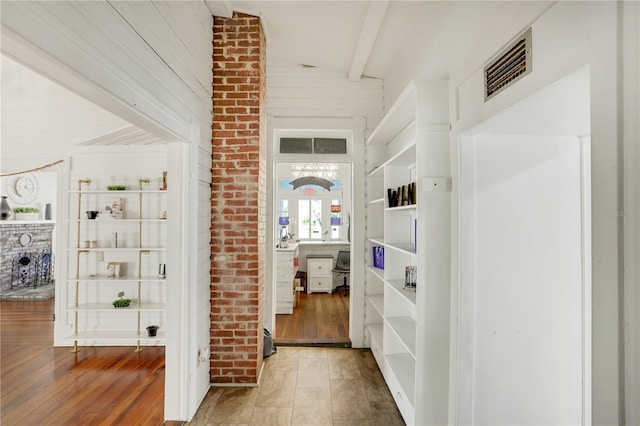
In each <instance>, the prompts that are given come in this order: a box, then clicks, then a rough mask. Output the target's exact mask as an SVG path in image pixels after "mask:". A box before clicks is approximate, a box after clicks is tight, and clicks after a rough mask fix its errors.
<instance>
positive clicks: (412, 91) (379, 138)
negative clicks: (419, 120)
mask: <svg viewBox="0 0 640 426" xmlns="http://www.w3.org/2000/svg"><path fill="white" fill-rule="evenodd" d="M415 117H416V86H415V84H414V83H413V82H412V83H411V84H409V85H408V86H407V88H406V89H405V90H404V91H403V92H402V93H401V94H400V96H399V97H398V100H397V101H395V102H394V104H393V105H392V106H391V108H389V110H388V111H387V113H386V114H385V116H384V118H383V119H382V120H380V123H379V124H378V125H377V126H376V128H375V130H374V131H373V132H372V133H371V135H370V136H369V138H368V139H367V145H369V144H386V143H387V142H388V141H389V140H391V139H392V138H393V137H394V136H395V135H397V134H398V133H400V131H402V129H404V128H405V127H407V125H408V124H409V123H411V122H412V121H413V120H414V119H415Z"/></svg>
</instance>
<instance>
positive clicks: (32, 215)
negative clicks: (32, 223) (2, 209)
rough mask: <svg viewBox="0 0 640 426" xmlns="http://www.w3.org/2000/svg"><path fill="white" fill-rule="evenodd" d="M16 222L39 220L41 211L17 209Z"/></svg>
mask: <svg viewBox="0 0 640 426" xmlns="http://www.w3.org/2000/svg"><path fill="white" fill-rule="evenodd" d="M13 213H14V214H15V215H16V220H38V218H39V217H40V215H39V213H40V210H39V209H37V208H35V207H16V208H15V209H13Z"/></svg>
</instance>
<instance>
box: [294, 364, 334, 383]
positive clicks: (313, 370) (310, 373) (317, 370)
mask: <svg viewBox="0 0 640 426" xmlns="http://www.w3.org/2000/svg"><path fill="white" fill-rule="evenodd" d="M296 387H297V388H327V389H328V388H329V387H330V384H329V360H328V359H326V358H300V362H299V366H298V381H297V384H296Z"/></svg>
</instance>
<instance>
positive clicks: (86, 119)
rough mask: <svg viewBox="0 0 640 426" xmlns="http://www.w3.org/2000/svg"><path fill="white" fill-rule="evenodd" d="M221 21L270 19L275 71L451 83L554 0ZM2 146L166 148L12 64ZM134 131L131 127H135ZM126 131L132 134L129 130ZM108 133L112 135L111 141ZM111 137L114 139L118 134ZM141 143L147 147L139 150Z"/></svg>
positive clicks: (380, 1) (295, 8)
mask: <svg viewBox="0 0 640 426" xmlns="http://www.w3.org/2000/svg"><path fill="white" fill-rule="evenodd" d="M205 3H206V4H207V6H208V8H209V10H210V11H211V13H212V14H214V15H217V16H230V15H231V14H232V12H233V11H238V12H243V13H248V14H253V15H257V16H260V17H261V19H262V21H263V25H264V28H265V31H266V34H267V55H268V60H269V61H270V62H272V63H288V64H299V65H305V66H312V67H318V68H323V69H328V70H334V71H340V72H343V73H344V75H345V79H346V78H349V79H350V80H358V79H359V78H360V77H361V76H369V77H375V78H380V79H384V81H385V85H387V86H389V87H393V85H394V84H396V85H397V86H398V87H395V88H393V90H391V92H392V93H394V92H395V93H396V94H397V93H398V92H399V90H400V89H401V87H404V85H405V84H406V83H405V82H406V80H407V79H411V78H418V79H419V78H424V79H434V78H448V77H449V76H450V75H451V74H452V73H455V72H457V71H459V70H460V69H461V68H463V67H464V66H465V65H467V64H469V63H478V64H480V63H483V62H484V61H486V60H487V59H488V58H489V57H490V56H491V55H492V54H493V53H495V51H496V49H495V46H500V44H501V43H506V42H507V41H508V39H509V38H510V37H511V36H512V35H513V34H515V33H516V32H518V31H520V30H521V29H523V28H524V27H526V25H528V24H529V23H530V22H532V21H533V20H535V18H536V17H538V16H539V15H540V14H542V13H543V12H544V11H545V10H546V9H547V8H548V7H549V6H550V5H551V4H552V3H553V2H550V1H540V2H538V1H495V2H465V1H460V2H454V1H394V0H391V1H387V0H372V1H364V0H362V1H317V0H316V1H314V0H299V1H242V0H237V1H231V0H206V1H205ZM1 76H2V99H1V100H2V144H3V146H4V147H5V148H6V147H7V146H9V145H10V144H14V143H30V144H33V146H34V147H35V148H36V149H37V148H38V147H42V149H52V148H55V147H60V148H61V149H64V148H68V147H69V146H72V145H79V144H85V145H91V144H106V143H120V144H124V143H126V141H125V140H123V139H122V135H123V133H124V134H130V135H131V136H132V137H133V136H135V138H136V139H132V141H131V143H151V142H150V141H152V142H157V141H156V140H153V139H152V138H148V137H144V136H142V135H141V134H140V132H141V131H138V129H136V128H134V127H131V126H130V124H129V123H127V122H125V121H123V120H121V119H120V118H118V117H116V116H114V115H113V114H110V113H108V112H106V111H104V110H101V109H100V108H98V107H97V106H95V105H93V104H91V103H90V102H87V101H86V100H84V99H81V98H79V97H77V96H75V95H74V94H72V93H71V92H69V91H67V90H66V89H63V88H61V87H59V86H57V85H55V84H54V83H50V82H48V81H46V80H44V79H43V78H42V77H41V76H39V75H38V74H36V73H34V72H32V71H30V70H26V69H24V68H22V67H21V66H20V65H18V64H16V63H15V62H13V61H12V60H10V59H7V58H5V57H4V56H3V57H2V70H1ZM125 128H126V129H125ZM123 129H124V130H123ZM105 135H106V136H105ZM109 135H111V136H109ZM138 141H141V142H138Z"/></svg>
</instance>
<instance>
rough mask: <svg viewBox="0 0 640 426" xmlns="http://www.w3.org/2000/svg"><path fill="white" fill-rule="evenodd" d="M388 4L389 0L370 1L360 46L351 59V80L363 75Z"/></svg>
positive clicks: (359, 41) (357, 79) (358, 78)
mask: <svg viewBox="0 0 640 426" xmlns="http://www.w3.org/2000/svg"><path fill="white" fill-rule="evenodd" d="M387 6H389V0H371V1H370V2H369V10H368V11H367V17H366V18H365V21H364V25H363V26H362V32H361V33H360V39H359V40H358V46H357V47H356V51H355V53H354V55H353V60H352V61H351V69H350V70H349V76H348V77H349V80H351V81H359V80H360V77H362V72H363V71H364V67H365V65H367V61H368V60H369V55H370V54H371V49H372V48H373V43H374V42H375V40H376V37H377V36H378V32H379V31H380V26H381V25H382V21H383V20H384V16H385V14H386V13H387Z"/></svg>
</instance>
